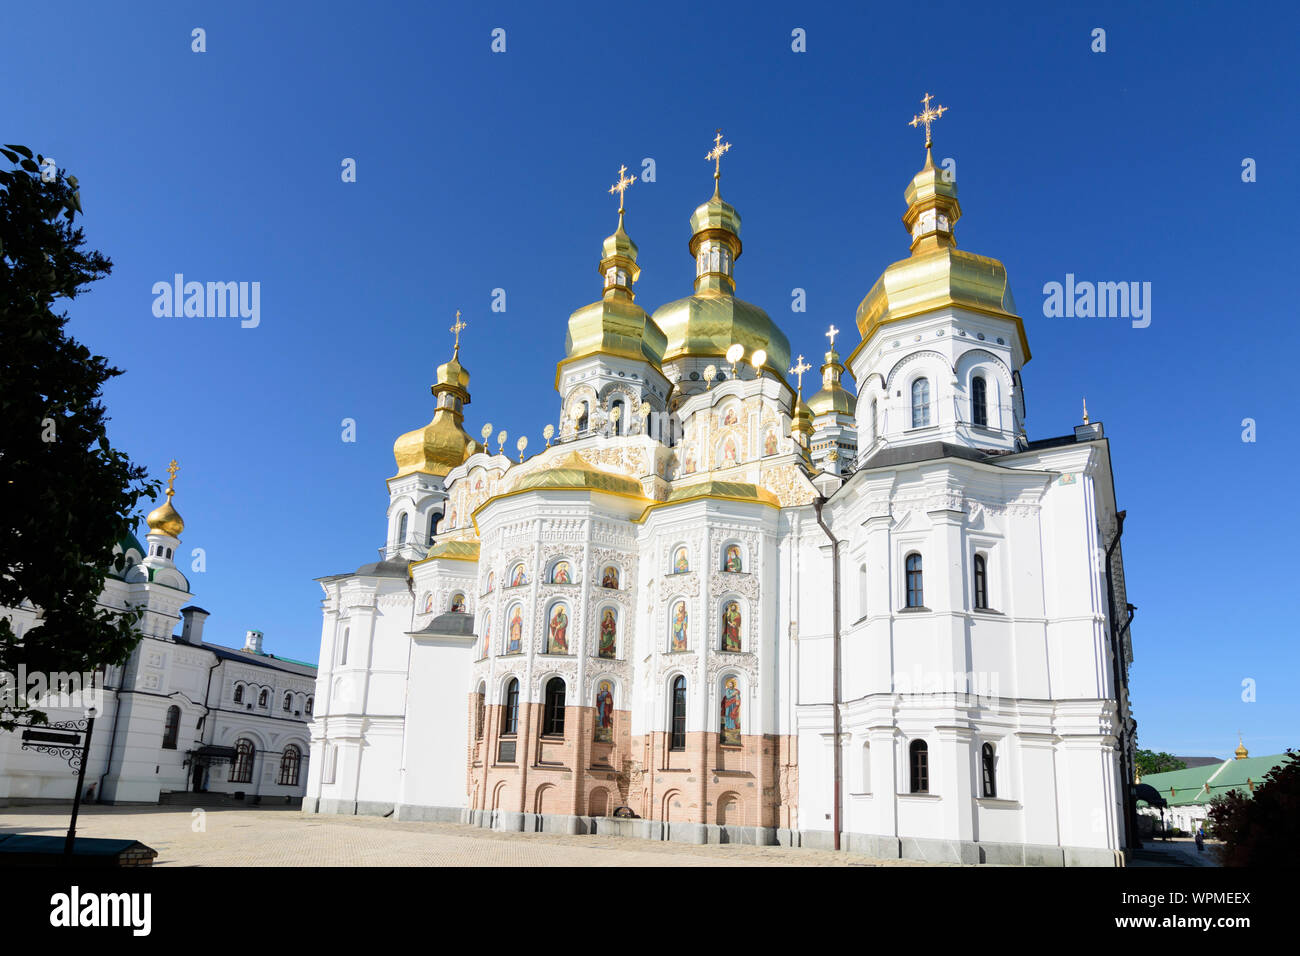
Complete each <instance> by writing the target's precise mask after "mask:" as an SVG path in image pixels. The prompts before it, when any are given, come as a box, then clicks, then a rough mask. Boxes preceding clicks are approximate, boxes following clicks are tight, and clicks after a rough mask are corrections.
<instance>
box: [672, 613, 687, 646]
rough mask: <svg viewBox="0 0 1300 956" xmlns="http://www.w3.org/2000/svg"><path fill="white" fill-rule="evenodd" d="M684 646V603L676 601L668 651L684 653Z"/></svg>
mask: <svg viewBox="0 0 1300 956" xmlns="http://www.w3.org/2000/svg"><path fill="white" fill-rule="evenodd" d="M686 646H687V645H686V602H685V601H678V602H677V604H676V606H674V607H673V618H672V640H671V641H670V643H669V650H672V651H684V650H686Z"/></svg>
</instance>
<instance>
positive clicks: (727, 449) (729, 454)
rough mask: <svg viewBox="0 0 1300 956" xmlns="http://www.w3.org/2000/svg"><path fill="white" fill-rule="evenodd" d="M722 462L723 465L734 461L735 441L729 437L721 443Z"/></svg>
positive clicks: (731, 463)
mask: <svg viewBox="0 0 1300 956" xmlns="http://www.w3.org/2000/svg"><path fill="white" fill-rule="evenodd" d="M722 463H723V464H724V465H734V464H735V463H736V443H735V442H734V441H732V440H731V439H730V438H728V439H727V440H726V441H725V442H723V443H722Z"/></svg>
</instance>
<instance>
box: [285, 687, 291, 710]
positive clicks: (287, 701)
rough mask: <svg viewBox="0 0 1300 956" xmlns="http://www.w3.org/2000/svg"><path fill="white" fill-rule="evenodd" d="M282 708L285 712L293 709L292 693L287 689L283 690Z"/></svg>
mask: <svg viewBox="0 0 1300 956" xmlns="http://www.w3.org/2000/svg"><path fill="white" fill-rule="evenodd" d="M284 710H285V713H288V712H289V711H291V710H293V694H292V693H290V692H289V691H285V692H284Z"/></svg>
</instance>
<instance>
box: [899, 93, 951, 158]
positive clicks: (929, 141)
mask: <svg viewBox="0 0 1300 956" xmlns="http://www.w3.org/2000/svg"><path fill="white" fill-rule="evenodd" d="M931 99H932V97H931V96H930V94H929V93H926V94H925V96H923V97H921V105H922V106H923V107H924V109H922V110H921V114H920V115H919V116H913V117H912V122H910V123H908V124H907V125H909V126H913V127H915V126H924V127H925V148H926V149H929V148H930V147H931V146H933V145H934V140H933V138H932V137H931V136H930V124H931V123H933V122H934V121H935V120H937V119H938V118H939V117H940V116H942V115H943V114H944V113H946V112H948V107H946V106H937V107H935V108H934V109H930V100H931Z"/></svg>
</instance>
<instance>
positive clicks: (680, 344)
mask: <svg viewBox="0 0 1300 956" xmlns="http://www.w3.org/2000/svg"><path fill="white" fill-rule="evenodd" d="M720 140H721V136H720V135H719V142H720ZM727 148H729V144H728V145H724V146H723V147H722V148H721V149H720V150H715V151H714V152H713V153H710V154H709V157H708V158H709V159H712V160H714V161H715V162H716V161H717V159H718V158H719V157H720V156H721V153H722V152H724V151H725V149H727ZM719 177H720V174H719V173H718V172H717V171H716V169H715V172H714V176H713V178H714V187H713V195H712V196H710V197H709V199H708V200H707V201H706V202H704V203H701V204H700V205H699V206H697V207H696V209H695V212H693V213H691V239H690V243H689V245H688V247H687V248H688V249H689V250H690V253H691V257H692V258H694V259H695V294H694V295H690V296H687V297H686V298H684V299H678V300H677V301H675V302H669V303H668V304H666V305H662V306H660V307H659V308H658V309H656V310H655V313H654V320H655V322H656V323H657V324H658V326H659V327H660V328H661V329H663V331H664V335H665V336H667V339H668V347H667V350H666V351H665V353H664V361H672V360H673V359H678V358H686V357H699V358H718V357H721V356H723V355H725V354H726V352H727V349H729V348H730V347H731V346H732V345H735V344H739V345H742V346H744V349H745V355H746V357H748V356H750V355H753V353H754V352H755V351H757V350H758V349H763V350H764V351H765V352H767V363H766V365H765V368H768V369H769V370H771V371H772V372H773V373H775V374H776V375H777V377H778V378H781V380H782V381H784V378H783V377H782V371H783V370H784V369H785V367H786V366H787V365H789V364H790V340H789V339H787V338H786V337H785V333H784V332H782V331H781V329H780V328H779V327H778V326H777V324H776V323H775V322H773V321H772V319H771V317H770V316H769V315H768V314H767V313H766V312H764V311H763V310H762V309H760V308H759V307H758V306H756V305H752V304H750V303H748V302H745V301H743V300H741V299H738V298H736V295H735V292H736V280H735V273H734V268H735V262H736V260H737V259H739V258H740V254H741V250H742V246H741V242H740V214H739V213H738V212H736V209H735V207H734V206H732V205H731V204H730V203H729V202H727V201H726V200H724V199H723V198H722V195H721V193H720V192H719V187H718V181H719Z"/></svg>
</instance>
